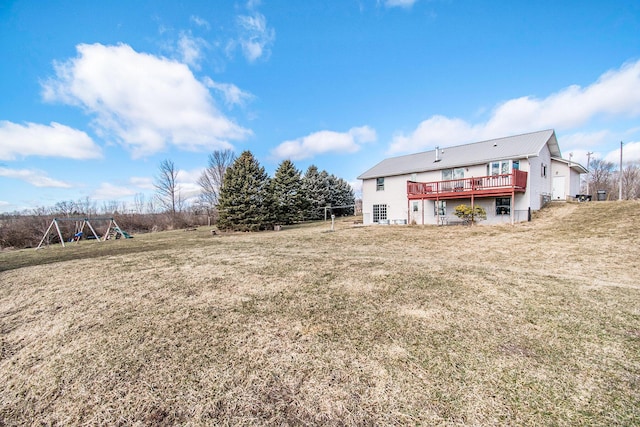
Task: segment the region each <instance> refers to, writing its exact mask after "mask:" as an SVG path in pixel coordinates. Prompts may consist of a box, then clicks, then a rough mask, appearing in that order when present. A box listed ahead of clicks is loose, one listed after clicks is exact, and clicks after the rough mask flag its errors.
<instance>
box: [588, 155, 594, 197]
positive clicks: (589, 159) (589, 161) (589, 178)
mask: <svg viewBox="0 0 640 427" xmlns="http://www.w3.org/2000/svg"><path fill="white" fill-rule="evenodd" d="M592 154H593V151H587V194H591V193H589V181H590V180H591V171H590V170H589V164H590V163H591V155H592Z"/></svg>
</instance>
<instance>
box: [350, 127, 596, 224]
mask: <svg viewBox="0 0 640 427" xmlns="http://www.w3.org/2000/svg"><path fill="white" fill-rule="evenodd" d="M587 172H588V171H587V170H586V169H585V168H584V167H583V166H581V165H580V164H578V163H575V162H572V161H571V160H565V159H563V158H562V155H561V153H560V147H559V146H558V140H557V138H556V134H555V131H554V130H543V131H539V132H533V133H527V134H523V135H516V136H509V137H506V138H498V139H492V140H488V141H482V142H476V143H472V144H464V145H458V146H454V147H447V148H444V149H441V148H439V147H436V149H435V150H432V151H426V152H422V153H416V154H409V155H406V156H399V157H392V158H388V159H385V160H383V161H381V162H380V163H378V164H377V165H375V166H374V167H372V168H371V169H369V170H368V171H366V172H364V173H363V174H362V175H360V176H359V177H358V179H361V180H362V212H363V222H364V224H375V223H379V224H388V223H392V224H393V223H396V224H406V223H411V224H447V223H449V222H452V221H455V220H456V219H457V218H456V216H455V215H454V209H455V207H456V206H458V205H460V204H467V205H471V206H481V207H483V208H484V209H485V210H486V212H487V219H486V221H483V222H484V223H490V224H494V223H502V222H510V223H514V222H519V221H526V220H528V219H530V217H531V211H535V210H538V209H540V208H541V207H542V206H544V204H545V203H547V202H548V201H550V200H567V198H568V197H569V196H570V195H576V194H578V193H579V192H580V174H584V173H587Z"/></svg>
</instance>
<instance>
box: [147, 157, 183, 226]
mask: <svg viewBox="0 0 640 427" xmlns="http://www.w3.org/2000/svg"><path fill="white" fill-rule="evenodd" d="M153 186H154V187H155V188H156V199H157V200H158V203H159V204H160V206H161V207H162V208H163V209H164V211H165V212H167V213H168V214H169V215H170V216H171V220H172V222H175V219H176V215H177V214H178V212H180V211H181V210H182V198H181V196H180V187H179V185H178V170H177V169H176V166H175V164H174V163H173V161H171V160H168V159H166V160H163V161H162V162H161V163H160V166H159V173H158V176H156V179H155V181H154V183H153Z"/></svg>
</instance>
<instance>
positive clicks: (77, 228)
mask: <svg viewBox="0 0 640 427" xmlns="http://www.w3.org/2000/svg"><path fill="white" fill-rule="evenodd" d="M92 222H93V224H96V223H106V229H105V231H104V232H103V233H102V234H101V235H100V234H98V233H96V229H95V228H94V226H93V225H92ZM61 223H65V224H72V225H73V233H72V234H70V235H69V230H70V228H69V226H67V227H64V229H65V231H66V232H67V234H68V235H69V237H67V239H66V242H67V243H72V242H80V241H81V240H83V239H86V240H95V241H97V242H102V241H107V240H109V239H112V238H114V239H120V238H125V239H131V238H133V236H131V235H130V234H129V233H127V232H126V231H123V230H122V229H121V228H120V226H119V225H118V223H117V222H116V220H115V219H114V218H111V217H109V218H91V219H89V218H53V220H51V224H49V227H48V228H47V231H45V233H44V235H43V236H42V240H40V243H39V244H38V247H37V248H36V249H40V248H41V247H42V246H43V245H46V246H48V245H50V244H52V243H55V241H56V240H58V241H59V243H60V244H61V245H62V247H64V246H65V237H64V235H65V234H64V233H63V232H62V229H61V226H60V224H61ZM89 231H90V232H91V234H88V232H89Z"/></svg>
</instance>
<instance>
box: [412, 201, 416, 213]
mask: <svg viewBox="0 0 640 427" xmlns="http://www.w3.org/2000/svg"><path fill="white" fill-rule="evenodd" d="M411 211H412V212H418V202H416V201H413V202H412V203H411Z"/></svg>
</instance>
